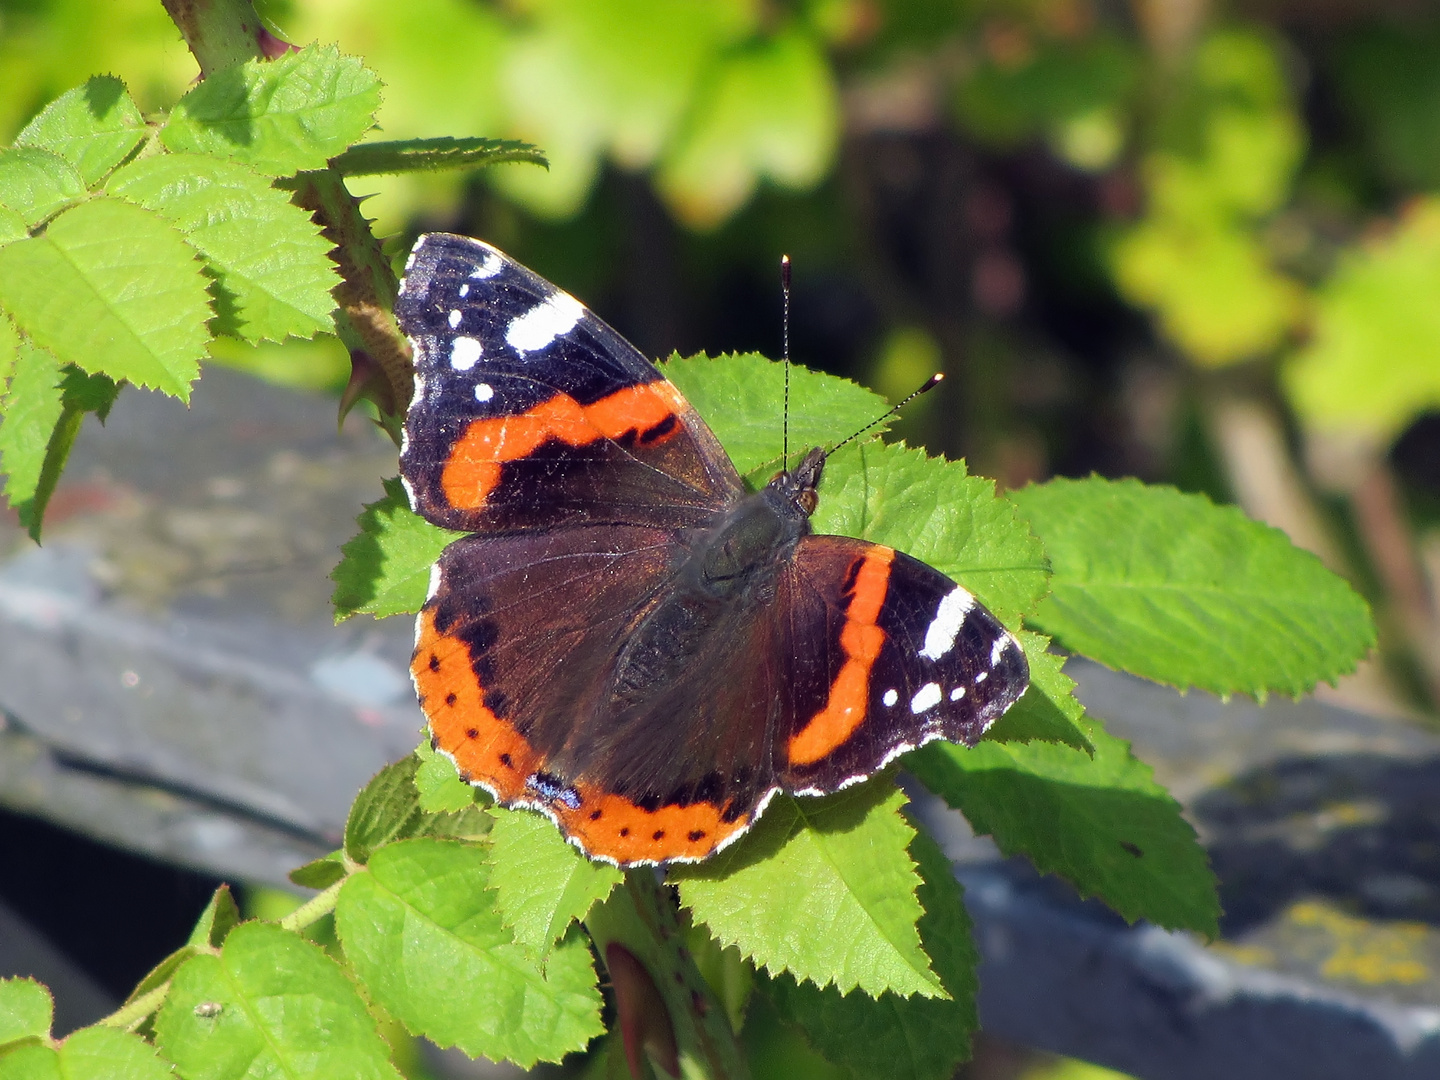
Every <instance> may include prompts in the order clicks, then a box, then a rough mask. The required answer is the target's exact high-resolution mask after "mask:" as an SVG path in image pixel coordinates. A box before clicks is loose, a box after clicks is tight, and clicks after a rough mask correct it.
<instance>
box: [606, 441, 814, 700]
mask: <svg viewBox="0 0 1440 1080" xmlns="http://www.w3.org/2000/svg"><path fill="white" fill-rule="evenodd" d="M823 465H824V455H823V453H822V452H821V451H820V450H818V449H816V450H812V451H811V452H810V453H809V454H808V455H806V457H805V460H804V461H803V462H802V463H801V464H800V466H799V467H798V468H796V469H795V470H794V471H786V472H781V473H779V474H777V475H776V476H775V478H774V479H772V480H771V481H770V483H768V484H766V485H765V487H764V488H762V489H761V490H759V491H757V492H754V493H753V494H750V495H746V496H744V497H743V498H741V499H740V500H738V501H737V502H736V503H735V505H734V506H733V507H731V509H730V510H729V511H727V512H726V513H725V514H724V516H723V517H722V518H721V519H720V520H719V521H718V522H717V523H716V524H715V525H712V526H711V527H709V528H707V529H703V530H699V531H697V532H696V533H694V534H693V535H692V537H691V542H690V543H689V544H688V545H687V546H686V553H685V555H684V557H683V560H682V562H681V564H680V565H679V567H678V569H677V572H676V575H675V577H674V578H673V579H672V580H671V581H670V582H669V583H668V587H667V588H666V589H665V590H663V591H662V593H661V594H660V598H659V599H658V600H657V602H656V603H655V604H654V605H653V606H652V607H650V608H649V610H648V611H646V612H645V614H644V615H643V616H642V617H641V618H640V619H639V620H638V621H637V622H636V623H635V625H634V626H633V627H632V628H631V630H630V633H629V635H628V637H627V640H626V642H625V644H624V646H623V647H622V648H621V651H620V655H619V657H618V658H617V663H616V666H615V671H614V676H613V679H612V682H611V686H612V700H613V701H615V702H616V703H617V704H639V703H640V702H643V701H645V700H647V699H649V698H650V697H652V696H653V695H654V694H656V693H657V692H659V691H661V690H662V689H663V688H664V687H665V686H667V685H669V684H670V683H671V681H672V680H674V679H675V678H677V677H678V676H679V675H680V674H681V673H682V672H683V671H684V670H685V669H686V668H687V667H688V666H689V665H690V664H691V663H693V662H694V661H695V660H696V659H697V658H698V657H700V656H701V655H702V654H703V652H704V649H705V645H706V643H707V642H708V641H712V640H715V638H716V635H723V634H725V633H726V631H727V624H731V623H736V622H737V621H740V622H748V621H749V620H750V619H752V618H753V614H754V610H755V609H756V608H757V607H762V606H764V605H766V604H769V603H771V602H772V601H773V600H774V598H775V585H776V582H777V580H778V578H779V575H780V574H781V573H782V572H783V570H784V569H785V567H786V566H787V565H789V562H790V557H791V555H792V554H793V553H794V550H795V546H796V545H797V544H798V543H799V542H800V538H801V537H802V536H804V535H805V534H806V533H808V532H809V531H810V514H811V513H812V512H813V511H814V509H815V503H816V498H815V487H816V485H817V484H818V483H819V482H820V472H821V469H822V467H823Z"/></svg>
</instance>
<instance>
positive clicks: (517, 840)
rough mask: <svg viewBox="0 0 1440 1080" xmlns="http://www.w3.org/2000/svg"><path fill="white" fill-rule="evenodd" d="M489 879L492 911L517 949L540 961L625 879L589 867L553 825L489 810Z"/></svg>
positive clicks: (599, 866)
mask: <svg viewBox="0 0 1440 1080" xmlns="http://www.w3.org/2000/svg"><path fill="white" fill-rule="evenodd" d="M490 814H491V815H492V816H493V817H494V819H495V825H494V828H492V829H491V830H490V865H491V867H492V870H491V875H490V879H491V881H493V882H494V883H495V886H494V887H495V896H496V902H495V909H496V911H497V912H499V915H500V920H501V922H503V923H504V924H505V925H506V926H507V927H509V928H510V931H511V933H512V934H514V936H515V942H516V944H518V945H520V946H521V947H522V948H524V949H526V950H528V951H529V952H530V954H531V955H532V956H536V957H540V958H542V959H543V958H544V957H545V956H546V955H548V954H549V952H550V947H551V946H552V945H554V944H555V942H556V941H558V940H560V938H561V937H562V936H563V935H564V933H565V931H566V929H567V928H568V927H569V926H570V924H571V923H572V922H574V921H575V920H576V919H583V918H584V917H585V914H586V912H588V911H589V910H590V908H591V906H592V905H593V904H595V903H597V902H599V901H601V900H604V899H605V897H607V896H609V895H610V890H611V889H613V888H614V887H615V886H616V885H618V884H619V883H620V880H621V879H622V878H623V877H624V874H622V873H621V872H620V871H619V870H618V869H617V868H615V867H613V866H608V865H606V864H605V863H599V862H591V861H590V860H589V859H587V858H586V857H585V856H584V855H582V854H581V853H580V852H579V851H577V850H576V849H575V848H574V847H572V846H571V845H570V844H569V843H567V842H566V840H565V838H564V837H563V836H561V835H560V830H559V829H557V828H556V827H555V823H554V822H552V821H550V820H549V819H548V818H545V817H542V816H541V815H540V814H537V813H532V812H531V811H528V810H504V809H502V808H500V807H498V806H497V807H492V808H491V809H490Z"/></svg>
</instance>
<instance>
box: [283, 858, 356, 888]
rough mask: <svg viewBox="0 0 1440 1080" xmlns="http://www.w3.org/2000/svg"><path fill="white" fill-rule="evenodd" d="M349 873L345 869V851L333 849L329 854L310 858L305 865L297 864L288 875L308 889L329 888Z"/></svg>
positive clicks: (297, 883)
mask: <svg viewBox="0 0 1440 1080" xmlns="http://www.w3.org/2000/svg"><path fill="white" fill-rule="evenodd" d="M348 873H349V871H348V870H346V869H345V852H344V851H332V852H331V853H330V854H329V855H322V856H321V857H320V858H318V859H312V860H310V861H309V862H308V863H306V864H305V865H304V866H297V867H296V868H295V869H294V870H291V871H290V873H289V874H288V875H286V876H287V877H289V878H290V880H291V881H293V882H294V883H295V884H296V885H300V886H302V887H304V888H306V889H328V888H329V887H330V886H331V885H334V884H335V883H336V882H337V881H340V880H341V879H343V878H344V877H345V875H346V874H348Z"/></svg>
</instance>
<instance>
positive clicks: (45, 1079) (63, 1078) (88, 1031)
mask: <svg viewBox="0 0 1440 1080" xmlns="http://www.w3.org/2000/svg"><path fill="white" fill-rule="evenodd" d="M173 1078H174V1073H173V1072H172V1071H171V1069H170V1066H169V1065H168V1064H167V1063H166V1062H164V1061H162V1060H161V1059H160V1058H159V1056H157V1055H156V1053H155V1048H154V1047H153V1046H151V1045H150V1044H149V1043H147V1042H146V1041H145V1040H144V1039H142V1038H140V1037H139V1036H137V1035H129V1034H126V1033H125V1032H123V1031H116V1030H115V1029H114V1028H108V1027H88V1028H82V1029H81V1030H79V1031H77V1032H75V1033H74V1034H73V1035H71V1036H70V1037H69V1038H68V1039H66V1040H65V1041H64V1042H63V1043H61V1044H60V1046H59V1048H58V1049H51V1048H50V1047H48V1046H24V1047H20V1048H19V1049H17V1050H15V1051H13V1052H11V1053H9V1054H7V1055H5V1057H4V1058H0V1080H173Z"/></svg>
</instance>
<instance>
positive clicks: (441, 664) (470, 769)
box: [410, 611, 537, 801]
mask: <svg viewBox="0 0 1440 1080" xmlns="http://www.w3.org/2000/svg"><path fill="white" fill-rule="evenodd" d="M410 670H411V672H412V673H413V674H414V676H415V686H416V688H417V689H418V690H419V692H420V707H421V708H422V709H424V710H425V715H426V717H428V718H429V720H430V731H431V733H432V734H433V735H434V736H435V742H436V745H437V746H438V747H439V748H440V749H441V750H444V751H445V752H446V753H447V754H449V755H450V756H451V757H453V758H454V759H455V764H456V765H457V766H458V767H459V769H460V775H461V776H462V777H464V778H465V779H466V780H473V781H479V782H480V783H483V784H484V785H485V786H486V787H488V788H489V789H490V790H491V791H493V792H494V793H495V796H496V798H498V799H501V800H503V801H509V800H514V799H519V798H522V797H523V796H524V794H525V779H526V777H528V776H529V775H530V774H531V773H533V772H534V771H535V768H536V758H537V755H536V753H535V751H534V749H533V748H532V747H531V746H530V744H529V743H528V742H526V741H525V737H524V736H523V735H521V734H520V733H519V732H518V731H516V730H515V728H514V726H513V725H512V724H510V723H509V722H508V721H506V720H504V719H502V718H501V717H498V716H496V715H495V714H494V713H493V712H491V711H490V709H489V708H488V707H487V706H486V704H485V687H483V686H481V685H480V680H479V679H478V678H477V677H476V675H475V669H474V666H473V665H472V664H471V663H470V649H469V647H468V646H467V645H466V644H465V643H464V642H463V641H461V640H460V639H459V638H453V637H445V636H443V635H442V634H440V633H439V632H438V631H437V630H436V629H435V618H434V613H433V612H430V611H425V612H422V613H421V615H420V634H419V637H418V640H417V642H416V646H415V658H414V660H412V661H411V663H410Z"/></svg>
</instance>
